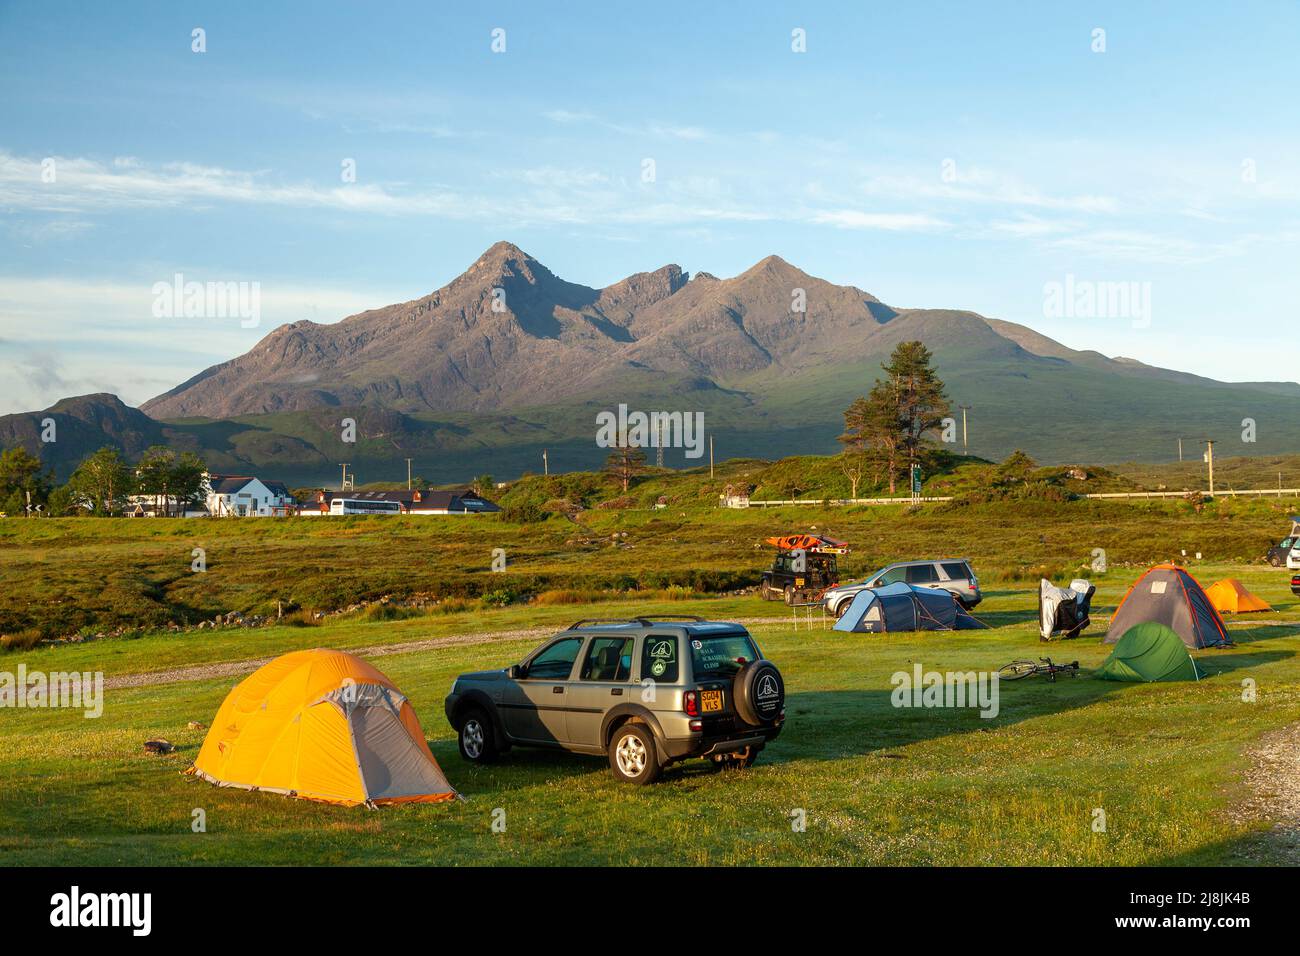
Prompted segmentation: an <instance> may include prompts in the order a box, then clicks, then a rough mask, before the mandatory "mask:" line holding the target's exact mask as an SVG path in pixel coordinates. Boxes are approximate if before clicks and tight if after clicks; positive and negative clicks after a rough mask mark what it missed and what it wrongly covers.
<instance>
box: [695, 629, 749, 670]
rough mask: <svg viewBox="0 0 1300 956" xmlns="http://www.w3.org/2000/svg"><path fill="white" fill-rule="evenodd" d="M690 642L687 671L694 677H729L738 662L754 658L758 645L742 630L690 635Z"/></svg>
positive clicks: (738, 668)
mask: <svg viewBox="0 0 1300 956" xmlns="http://www.w3.org/2000/svg"><path fill="white" fill-rule="evenodd" d="M689 641H690V645H691V672H692V673H693V674H694V676H695V679H696V680H707V679H709V678H714V677H730V676H731V675H732V674H734V673H736V671H738V670H740V668H741V665H742V664H744V663H746V662H748V661H753V660H758V648H756V647H755V646H754V642H753V640H752V639H751V638H750V636H749V635H748V634H745V633H743V632H740V633H736V634H716V635H703V634H701V635H694V636H692V637H690V638H689Z"/></svg>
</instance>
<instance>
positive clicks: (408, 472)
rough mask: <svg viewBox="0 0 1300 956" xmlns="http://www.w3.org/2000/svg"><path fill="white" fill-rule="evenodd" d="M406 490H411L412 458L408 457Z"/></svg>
mask: <svg viewBox="0 0 1300 956" xmlns="http://www.w3.org/2000/svg"><path fill="white" fill-rule="evenodd" d="M406 490H407V491H410V490H411V459H409V458H408V459H406Z"/></svg>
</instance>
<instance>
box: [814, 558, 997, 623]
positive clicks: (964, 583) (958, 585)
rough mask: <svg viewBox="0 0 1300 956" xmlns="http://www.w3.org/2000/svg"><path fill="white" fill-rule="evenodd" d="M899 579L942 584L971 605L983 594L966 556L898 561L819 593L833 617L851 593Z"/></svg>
mask: <svg viewBox="0 0 1300 956" xmlns="http://www.w3.org/2000/svg"><path fill="white" fill-rule="evenodd" d="M899 581H902V582H905V583H907V584H911V585H913V586H915V587H919V588H942V589H943V590H945V591H951V592H952V593H953V594H955V595H956V596H957V600H958V601H960V602H961V603H962V606H963V607H965V608H967V609H969V608H973V607H974V606H975V605H976V604H979V603H980V601H982V600H984V595H982V594H981V593H980V582H979V579H978V578H976V577H975V572H974V571H972V570H971V567H970V561H969V560H968V559H966V558H940V559H938V560H933V561H899V562H898V563H896V564H891V565H889V566H887V567H884V568H881V569H880V570H879V571H877V572H876V573H875V574H873V575H871V576H870V577H869V578H867V579H866V580H865V581H862V582H860V583H858V584H838V585H836V586H835V587H833V588H827V589H826V591H825V592H824V593H823V594H822V603H823V604H825V606H826V610H828V611H830V612H831V613H832V614H834V615H835V616H836V617H839V616H841V615H842V614H843V613H844V612H845V611H847V610H848V609H849V604H850V603H852V601H853V597H854V595H856V594H857V593H858V592H859V591H864V590H866V589H867V588H878V587H883V586H884V585H886V584H896V583H897V582H899Z"/></svg>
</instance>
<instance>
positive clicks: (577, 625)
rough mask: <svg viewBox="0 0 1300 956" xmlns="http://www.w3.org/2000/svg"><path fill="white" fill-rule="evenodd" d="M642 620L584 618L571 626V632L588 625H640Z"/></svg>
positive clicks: (629, 618)
mask: <svg viewBox="0 0 1300 956" xmlns="http://www.w3.org/2000/svg"><path fill="white" fill-rule="evenodd" d="M639 623H641V619H640V618H634V617H584V618H580V619H579V620H577V621H574V622H573V623H572V624H570V625H569V628H568V629H569V630H570V631H576V630H577V629H578V628H580V627H586V626H587V625H588V624H639Z"/></svg>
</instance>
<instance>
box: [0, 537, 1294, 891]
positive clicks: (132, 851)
mask: <svg viewBox="0 0 1300 956" xmlns="http://www.w3.org/2000/svg"><path fill="white" fill-rule="evenodd" d="M265 524H267V525H268V526H269V524H270V523H265ZM993 530H994V531H996V530H997V529H993ZM1192 569H1193V571H1194V573H1196V574H1197V575H1198V577H1200V578H1201V579H1202V580H1203V581H1204V582H1205V583H1209V582H1210V581H1213V580H1215V579H1217V578H1218V577H1221V576H1225V575H1228V574H1232V575H1235V576H1237V577H1241V578H1243V579H1244V580H1245V581H1246V583H1247V584H1248V586H1250V587H1251V588H1252V589H1253V590H1255V591H1256V593H1258V594H1260V595H1261V596H1263V597H1264V598H1265V599H1267V600H1269V601H1270V602H1271V603H1273V605H1274V608H1275V611H1274V612H1273V613H1270V614H1264V615H1252V616H1250V618H1249V619H1248V620H1246V621H1242V622H1235V621H1234V622H1231V624H1230V628H1231V630H1232V632H1233V635H1234V637H1235V638H1236V640H1237V641H1238V644H1239V646H1238V647H1236V648H1234V649H1229V650H1221V651H1203V652H1198V653H1197V655H1196V656H1197V657H1198V660H1199V661H1200V663H1201V664H1202V665H1203V666H1204V667H1205V669H1206V670H1207V671H1208V672H1209V674H1210V676H1209V677H1208V678H1207V679H1205V680H1203V681H1201V682H1199V683H1195V684H1186V683H1183V684H1166V685H1128V684H1114V683H1109V682H1104V681H1098V680H1095V679H1093V678H1091V677H1089V676H1085V677H1082V678H1079V679H1077V680H1070V681H1062V682H1060V683H1057V684H1055V685H1052V684H1046V683H1042V682H1039V681H1027V682H1023V683H1019V684H1014V685H1004V686H1003V687H1002V693H1001V710H1000V713H999V715H998V716H997V717H996V718H995V719H992V720H982V719H980V718H979V717H978V716H977V715H976V714H975V713H974V712H970V711H954V710H900V709H895V708H893V707H892V706H891V705H890V701H889V694H890V690H891V684H890V675H891V674H893V673H894V672H895V671H898V670H906V671H910V670H911V668H912V665H913V663H914V662H920V663H921V664H922V665H923V667H924V668H925V669H927V670H940V671H947V670H989V669H995V668H996V667H998V666H999V665H1001V664H1003V663H1005V662H1007V661H1009V660H1011V659H1013V658H1015V657H1027V656H1038V655H1039V654H1048V653H1050V654H1051V655H1052V656H1053V657H1055V658H1057V659H1068V660H1072V659H1075V658H1077V659H1079V661H1080V662H1081V664H1082V665H1083V666H1084V668H1085V669H1091V668H1093V667H1095V666H1097V665H1098V664H1099V663H1100V662H1101V661H1102V660H1103V659H1104V657H1105V655H1106V648H1105V647H1103V646H1102V645H1101V644H1100V643H1099V642H1098V637H1099V635H1100V631H1101V629H1102V624H1101V622H1103V621H1104V619H1105V612H1106V610H1108V609H1109V607H1111V606H1113V605H1114V604H1115V603H1116V602H1117V600H1118V599H1119V597H1120V596H1121V595H1122V593H1123V591H1124V589H1125V588H1126V587H1127V585H1128V584H1129V583H1131V581H1132V579H1133V578H1134V577H1135V574H1134V573H1133V572H1132V571H1130V570H1126V569H1119V568H1113V569H1112V570H1111V571H1110V572H1108V573H1107V574H1106V575H1104V576H1096V580H1097V581H1098V583H1099V585H1100V591H1099V595H1098V599H1097V603H1098V606H1099V608H1100V609H1102V613H1101V614H1099V615H1098V621H1099V625H1098V626H1097V627H1095V628H1094V629H1093V630H1092V631H1090V632H1089V633H1088V634H1087V635H1085V637H1084V638H1083V639H1081V640H1078V641H1074V642H1070V643H1068V644H1063V645H1053V646H1051V647H1050V648H1049V649H1047V650H1043V647H1042V645H1040V644H1039V643H1038V640H1037V637H1036V632H1035V630H1034V624H1033V617H1034V613H1035V606H1034V600H1035V599H1034V593H1033V592H1032V591H1031V590H1029V589H1028V588H1027V587H1024V586H1013V585H1005V586H995V585H989V586H988V588H987V591H988V596H987V600H986V601H985V603H984V605H982V606H981V607H980V609H979V612H978V613H979V614H980V616H981V617H983V618H984V619H985V620H986V621H987V622H988V623H990V624H991V625H993V629H992V630H989V631H982V632H960V633H954V634H933V633H932V634H904V635H885V636H871V635H841V634H838V633H835V632H830V631H813V632H811V633H810V632H807V631H798V632H796V631H794V630H792V629H791V627H790V626H789V625H786V624H767V625H759V626H755V627H754V632H755V634H756V635H757V637H758V639H759V641H760V643H761V644H762V646H763V648H764V651H765V653H766V654H767V656H769V657H770V658H772V659H773V660H775V661H776V662H777V663H778V664H779V665H780V666H781V668H782V670H783V672H784V674H785V676H786V680H787V688H788V693H789V699H788V712H789V720H788V726H787V730H786V732H785V733H784V734H783V735H782V736H781V737H780V738H779V739H778V740H777V741H776V742H775V743H774V744H773V745H772V746H771V747H769V748H768V750H767V751H765V752H764V754H763V755H762V757H760V759H759V762H758V763H757V764H756V765H755V766H754V767H753V768H751V769H750V770H748V771H742V772H728V773H724V774H719V773H714V772H712V771H710V770H708V769H706V768H705V767H704V765H703V764H701V763H699V762H695V763H691V764H686V765H683V766H680V767H679V768H676V769H674V770H672V771H671V772H670V773H669V774H668V775H667V776H666V778H665V779H664V780H663V781H662V782H661V783H659V784H657V785H654V786H652V787H650V788H631V787H626V786H622V785H619V784H617V783H616V782H615V781H614V780H613V778H612V777H611V776H610V774H609V772H608V770H607V768H606V767H605V765H604V764H603V763H602V762H601V761H600V760H598V759H594V758H585V757H577V756H568V755H562V754H552V753H542V752H534V751H525V750H518V749H516V750H515V751H513V752H512V753H511V754H509V755H507V756H506V757H505V758H503V760H502V761H501V762H500V763H499V764H497V765H495V766H493V767H491V768H488V769H477V768H471V767H469V766H468V765H466V764H465V763H463V762H462V761H461V759H460V757H459V756H458V754H457V753H456V747H455V741H454V737H453V733H452V730H451V728H450V727H449V726H448V725H447V723H446V720H445V719H444V717H443V715H442V710H441V704H442V698H443V696H444V695H445V693H446V691H447V688H448V687H449V685H450V682H451V680H452V678H453V677H454V675H455V674H456V673H458V672H460V671H463V670H467V669H475V668H483V667H491V666H498V665H502V664H505V663H509V662H511V661H514V660H516V659H518V658H519V657H520V656H522V654H523V653H525V652H526V651H527V650H528V649H530V648H531V647H532V646H533V645H534V644H535V643H536V639H529V640H514V641H504V642H500V643H493V644H478V645H470V646H458V647H443V648H437V649H433V650H419V651H410V652H405V653H395V654H391V655H387V656H384V657H382V658H376V659H375V662H376V664H377V665H378V666H379V667H380V668H381V669H382V670H384V671H385V673H387V674H389V675H390V676H391V677H392V678H393V679H394V680H395V681H396V682H397V684H398V685H399V686H400V687H401V688H402V689H403V691H404V692H406V693H407V694H408V695H409V697H410V699H411V701H412V703H413V704H414V705H415V706H416V709H417V712H418V714H419V717H420V719H421V721H422V723H423V725H424V728H425V731H426V734H427V735H428V737H429V738H430V742H431V746H432V748H433V751H434V753H435V755H436V756H437V758H438V760H439V761H440V763H441V764H442V766H443V768H444V770H445V771H446V773H447V775H448V777H449V779H450V780H451V781H452V784H453V785H454V786H455V787H457V788H458V790H460V791H461V793H462V794H463V795H464V796H465V798H466V799H465V801H464V802H457V803H454V804H442V805H426V806H408V807H400V808H391V809H385V810H382V811H378V812H370V811H366V810H363V809H359V808H357V809H343V808H336V807H328V806H324V805H317V804H311V803H307V802H303V801H293V800H289V799H286V798H283V797H279V796H275V795H270V794H249V793H246V792H242V791H234V790H220V789H217V788H215V787H212V786H209V785H207V784H205V783H202V782H200V781H197V780H195V779H193V778H188V777H185V776H183V775H182V773H181V771H182V770H183V769H184V768H185V767H186V766H187V765H188V764H189V762H190V761H191V760H192V759H193V758H194V756H195V754H196V753H197V750H198V747H199V745H200V744H201V742H202V738H203V733H204V732H203V731H201V730H188V729H186V723H187V722H188V721H191V720H197V721H201V722H203V723H205V724H206V723H208V722H210V721H211V719H212V715H213V714H214V713H215V712H216V709H217V707H218V705H219V704H220V702H221V700H222V698H223V697H224V695H225V694H226V693H227V692H228V691H229V689H230V688H231V687H232V686H233V685H234V683H235V682H236V680H237V678H236V677H222V678H218V679H208V680H199V681H187V682H182V683H164V684H157V685H153V686H142V687H133V688H121V689H117V690H110V691H109V692H108V695H107V703H106V706H105V711H104V715H103V717H102V718H100V719H98V720H87V719H85V718H84V717H82V716H81V715H80V713H73V712H68V711H58V710H44V711H31V710H10V711H6V712H4V713H3V714H2V715H0V864H4V865H9V866H19V865H28V864H39V863H60V864H68V865H86V864H96V863H103V864H144V863H150V864H161V865H169V864H191V863H198V864H215V863H249V862H257V863H267V864H275V863H283V864H289V863H312V864H331V865H338V864H350V863H390V864H419V863H441V864H527V863H533V864H562V863H609V864H631V863H644V864H664V865H682V864H694V863H715V864H727V863H735V864H742V863H743V864H755V863H759V864H761V863H789V864H884V865H892V864H1173V863H1192V864H1202V863H1206V864H1208V863H1229V864H1231V863H1245V862H1286V861H1294V859H1295V856H1294V854H1295V852H1296V849H1295V847H1294V846H1287V845H1286V843H1285V841H1284V840H1283V839H1280V838H1278V837H1276V836H1275V835H1274V834H1273V833H1271V832H1270V831H1269V830H1268V821H1267V820H1261V821H1254V822H1252V821H1250V820H1242V819H1241V818H1240V816H1239V814H1237V813H1235V812H1234V810H1233V808H1234V807H1235V806H1236V805H1237V804H1238V802H1239V801H1240V800H1242V799H1243V798H1244V797H1245V796H1246V794H1245V792H1244V785H1243V784H1242V783H1241V774H1242V772H1243V770H1245V768H1246V766H1247V764H1248V762H1249V761H1248V758H1247V757H1246V756H1245V753H1246V751H1247V750H1248V748H1249V747H1250V746H1251V745H1252V744H1253V743H1254V742H1256V741H1257V740H1258V739H1259V738H1260V737H1261V735H1263V734H1265V733H1266V732H1268V731H1270V730H1273V729H1275V728H1279V727H1282V726H1284V725H1286V724H1288V723H1291V722H1293V721H1294V720H1295V715H1296V713H1297V705H1300V663H1298V662H1297V657H1296V654H1297V651H1298V650H1300V601H1297V599H1295V598H1293V597H1292V596H1291V595H1290V592H1289V589H1288V588H1287V583H1286V582H1287V580H1288V577H1289V576H1288V575H1287V574H1285V573H1284V572H1280V571H1276V570H1273V569H1268V568H1263V567H1259V566H1243V565H1237V564H1222V563H1220V564H1208V565H1196V564H1195V563H1194V562H1193V568H1192ZM660 606H661V607H669V606H671V608H672V609H673V610H676V611H681V610H690V611H696V612H698V613H701V614H706V615H708V616H713V617H742V618H759V617H766V616H772V615H774V614H778V615H779V614H780V613H782V612H783V610H784V609H781V608H780V606H779V605H771V604H764V603H762V602H760V601H758V600H756V599H754V598H752V597H730V598H712V599H709V598H699V599H696V600H692V601H685V602H680V601H679V602H671V604H664V605H660ZM632 608H635V609H637V610H642V609H643V607H642V605H640V604H624V603H621V602H615V603H610V604H604V605H601V606H599V607H598V608H592V607H585V606H573V607H531V606H514V607H507V608H502V609H474V610H471V611H461V612H456V613H447V614H440V615H422V616H419V617H414V618H410V619H406V620H397V621H374V620H367V619H364V618H361V617H356V618H344V619H337V620H333V621H331V622H330V623H327V624H325V625H322V626H319V627H313V628H293V627H270V628H263V629H258V630H256V631H247V630H234V629H232V630H229V631H218V632H210V631H209V632H202V633H201V634H194V633H189V634H153V635H147V636H144V637H140V638H137V639H132V640H126V639H106V640H102V641H93V642H87V643H84V644H73V645H63V646H56V647H42V648H38V649H35V650H29V651H21V652H13V653H10V654H8V655H4V656H3V657H0V669H13V668H16V667H17V665H18V664H19V663H20V662H21V663H25V664H26V665H27V666H28V667H29V668H39V669H43V670H47V671H48V670H56V669H70V668H102V669H103V670H104V671H105V672H106V676H107V677H108V678H110V679H111V678H114V677H120V676H122V675H124V674H130V673H135V672H140V671H154V670H159V669H161V668H165V667H169V666H175V665H177V664H189V663H194V662H196V661H231V660H241V659H244V658H247V657H250V656H253V655H259V656H263V655H271V654H276V653H280V652H282V651H285V650H289V649H292V648H297V647H304V646H329V647H339V648H354V649H355V648H362V647H371V646H376V645H385V644H394V643H405V642H409V641H414V640H421V639H426V638H430V637H436V636H439V635H442V634H462V633H485V632H489V631H502V630H507V629H512V628H519V627H527V626H535V625H558V624H560V623H562V622H564V621H567V620H568V619H570V618H572V617H576V616H580V615H582V614H584V613H590V612H591V611H593V610H597V611H599V612H600V613H601V614H607V613H612V614H617V613H620V612H623V611H625V610H631V609H632ZM1247 677H1249V678H1251V679H1253V680H1254V681H1255V682H1256V684H1257V687H1258V699H1257V701H1256V702H1254V703H1246V702H1243V700H1242V680H1243V679H1244V678H1247ZM153 736H162V737H166V738H167V739H169V740H171V741H173V742H174V743H176V744H177V745H178V750H177V752H176V753H175V754H173V755H171V756H166V757H156V756H150V755H146V754H145V753H143V751H142V748H141V744H142V742H143V741H144V740H145V739H147V738H149V737H153ZM196 808H202V809H203V810H204V811H205V813H206V819H207V832H206V833H201V834H200V833H193V832H192V831H191V820H192V812H193V811H194V810H195V809H196ZM498 808H500V809H502V810H504V811H505V820H506V830H505V832H504V833H494V832H493V830H492V821H493V811H494V810H496V809H498ZM1098 808H1100V809H1101V810H1104V812H1105V815H1106V822H1107V826H1106V831H1105V832H1104V833H1097V832H1094V831H1093V820H1094V811H1095V810H1096V809H1098ZM795 810H803V811H805V812H806V815H807V817H806V818H807V829H806V832H794V831H793V830H792V827H791V817H790V814H791V812H792V811H795Z"/></svg>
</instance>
